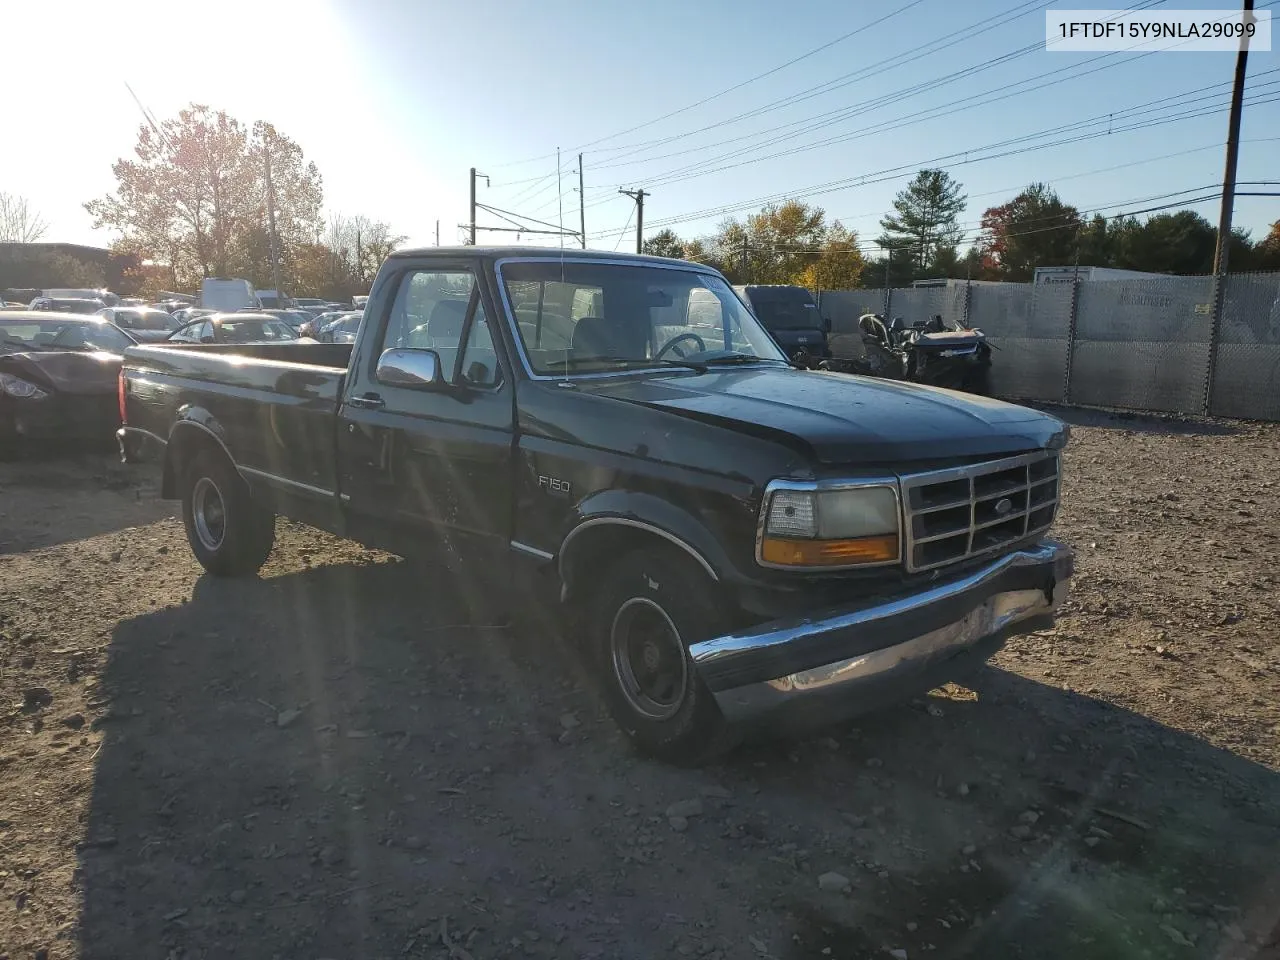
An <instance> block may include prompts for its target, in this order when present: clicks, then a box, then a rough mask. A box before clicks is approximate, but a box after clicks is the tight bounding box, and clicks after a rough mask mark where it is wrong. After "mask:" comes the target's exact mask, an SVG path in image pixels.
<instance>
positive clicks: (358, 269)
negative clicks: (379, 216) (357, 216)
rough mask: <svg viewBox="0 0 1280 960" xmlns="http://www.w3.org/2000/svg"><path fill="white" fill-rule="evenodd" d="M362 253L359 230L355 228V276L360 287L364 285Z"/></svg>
mask: <svg viewBox="0 0 1280 960" xmlns="http://www.w3.org/2000/svg"><path fill="white" fill-rule="evenodd" d="M363 256H364V251H363V250H362V249H361V248H360V228H359V227H356V275H357V276H358V277H359V278H360V283H361V285H363V284H364V261H363V259H362V257H363Z"/></svg>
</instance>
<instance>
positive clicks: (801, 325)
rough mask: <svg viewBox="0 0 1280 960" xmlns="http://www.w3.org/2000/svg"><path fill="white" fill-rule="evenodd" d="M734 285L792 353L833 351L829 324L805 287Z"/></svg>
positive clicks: (798, 356)
mask: <svg viewBox="0 0 1280 960" xmlns="http://www.w3.org/2000/svg"><path fill="white" fill-rule="evenodd" d="M734 289H735V290H736V291H737V292H738V294H739V295H740V296H742V298H743V299H745V300H746V301H747V304H748V305H749V306H750V307H751V312H752V313H754V314H755V315H756V319H757V320H759V321H760V322H761V323H762V324H764V328H765V329H766V330H768V331H769V333H770V334H771V335H772V336H773V339H774V340H776V341H777V342H778V346H780V347H782V349H783V350H785V351H786V354H787V356H788V357H791V358H793V359H801V360H805V359H807V358H810V357H818V358H821V357H826V356H828V355H829V354H828V353H827V330H826V325H825V324H824V323H823V322H822V317H821V316H819V314H818V305H817V304H816V303H814V302H813V296H812V295H811V294H810V293H809V291H808V290H806V289H805V288H804V287H794V286H786V285H783V284H750V285H748V286H745V287H734Z"/></svg>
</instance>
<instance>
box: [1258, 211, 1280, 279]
mask: <svg viewBox="0 0 1280 960" xmlns="http://www.w3.org/2000/svg"><path fill="white" fill-rule="evenodd" d="M1254 252H1255V255H1256V256H1255V260H1256V262H1255V264H1254V266H1255V267H1256V268H1257V269H1259V270H1280V220H1277V221H1276V222H1275V223H1273V224H1272V225H1271V231H1270V232H1269V233H1268V234H1267V235H1266V236H1265V237H1263V238H1262V240H1260V241H1259V242H1258V245H1257V246H1256V247H1254Z"/></svg>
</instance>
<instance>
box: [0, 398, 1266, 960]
mask: <svg viewBox="0 0 1280 960" xmlns="http://www.w3.org/2000/svg"><path fill="white" fill-rule="evenodd" d="M1063 415H1064V416H1068V417H1069V418H1070V419H1072V420H1073V421H1074V422H1075V423H1076V425H1077V426H1076V430H1075V437H1074V440H1073V443H1072V446H1071V448H1070V451H1069V453H1068V455H1067V458H1066V463H1067V466H1066V470H1067V482H1066V500H1065V504H1064V509H1063V512H1062V519H1061V522H1060V524H1059V534H1060V535H1061V536H1063V537H1065V538H1066V539H1068V540H1069V541H1071V542H1072V543H1073V544H1074V545H1075V546H1076V547H1077V548H1078V550H1079V574H1078V576H1077V580H1076V583H1075V595H1074V597H1073V599H1072V601H1071V603H1070V606H1069V607H1068V609H1067V611H1066V613H1065V615H1064V616H1063V617H1062V618H1061V619H1060V621H1059V624H1058V626H1057V628H1056V629H1054V630H1050V631H1045V632H1043V633H1040V634H1036V635H1033V636H1028V637H1024V638H1021V639H1019V640H1017V641H1015V642H1014V643H1012V644H1011V645H1010V646H1009V647H1008V648H1007V649H1006V650H1005V651H1004V652H1003V653H1002V654H1001V655H1000V656H999V657H998V658H997V659H996V660H995V661H994V662H993V664H992V665H991V666H990V668H988V669H986V670H985V671H983V672H982V673H981V674H980V675H979V676H978V677H976V678H974V679H972V680H970V681H969V683H968V685H967V686H966V687H957V686H948V687H946V688H943V689H941V690H938V691H934V692H933V693H932V694H931V695H929V696H927V697H922V698H920V699H919V700H917V701H916V702H913V703H909V704H904V705H902V706H901V707H900V708H897V709H894V710H890V711H887V712H885V713H882V714H879V715H877V716H875V717H873V718H869V719H866V720H864V721H863V722H860V723H859V724H858V725H857V726H852V727H851V726H848V725H844V726H841V727H839V728H835V729H831V730H827V731H822V732H820V733H819V734H818V735H817V736H815V737H812V738H810V739H806V740H803V741H795V740H792V741H783V742H774V743H756V744H751V745H748V746H746V747H744V748H742V749H740V750H739V751H737V752H736V753H734V754H733V755H732V756H730V757H729V758H727V759H726V760H725V761H724V762H723V763H721V764H720V765H718V766H715V767H712V768H708V769H703V770H692V771H691V770H678V769H671V768H667V767H664V766H661V765H658V764H655V763H652V762H649V761H645V760H642V759H638V758H636V757H635V756H633V755H632V754H630V753H629V752H628V751H627V750H626V748H625V747H624V745H623V744H622V742H621V739H620V737H619V736H618V735H617V734H616V733H615V732H614V730H613V728H612V725H611V724H610V722H609V721H608V720H607V718H606V717H605V716H604V714H603V712H602V710H601V708H600V705H599V703H598V701H597V700H596V698H595V696H594V694H593V693H592V689H591V685H590V682H589V680H588V678H587V677H585V676H584V675H583V674H582V672H581V670H580V669H579V668H578V666H577V664H576V660H575V659H574V658H573V657H572V655H571V654H570V653H569V652H568V651H567V650H566V649H565V648H564V646H563V645H562V644H561V643H560V642H559V641H558V640H557V639H556V636H555V634H554V632H553V631H552V630H551V629H550V628H549V627H546V626H541V625H538V624H533V623H522V624H517V625H514V626H509V627H503V626H493V625H490V624H491V623H492V621H486V618H485V616H484V614H483V611H484V610H485V609H487V608H489V607H490V606H491V598H492V596H493V595H494V593H495V592H497V591H498V590H500V588H499V587H494V586H468V585H463V584H460V583H459V582H458V581H456V580H454V579H451V578H450V577H448V576H447V575H446V574H444V573H442V572H437V571H423V570H421V569H414V568H411V567H409V566H408V565H406V564H403V563H400V562H398V561H396V560H394V559H393V558H390V557H387V556H385V555H382V554H378V553H374V552H371V551H366V550H364V549H362V548H360V547H357V546H354V545H351V544H347V543H342V542H339V541H336V540H334V539H333V538H331V537H328V536H326V535H324V534H320V533H318V532H316V531H314V530H310V529H308V528H305V527H301V526H297V525H294V524H291V523H286V522H283V521H282V522H281V523H280V527H279V536H278V541H277V548H276V551H275V553H274V554H273V556H272V559H271V560H270V561H269V563H268V566H267V567H266V568H265V570H264V572H263V576H262V578H261V579H259V580H252V581H239V582H226V581H216V580H213V579H211V578H209V577H205V576H202V575H201V573H200V570H199V568H198V567H197V565H196V564H195V562H194V561H193V560H192V558H191V555H190V553H189V551H188V549H187V547H186V543H185V539H184V537H183V534H182V527H181V523H180V522H179V521H177V520H175V519H174V505H173V504H169V503H163V502H160V501H158V500H157V499H156V477H155V471H154V470H153V468H149V467H148V468H135V467H124V466H122V465H119V464H114V463H112V462H110V460H109V459H108V458H106V457H105V456H104V457H87V458H78V459H76V458H70V459H57V458H55V459H46V460H42V461H38V462H34V463H33V462H26V463H19V464H0V958H6V957H7V958H12V960H19V958H22V960H28V958H32V957H38V958H39V957H42V958H46V960H58V958H70V957H82V958H126V957H128V958H134V957H157V958H172V960H185V958H197V957H209V958H214V957H219V958H220V957H262V958H276V957H279V958H299V960H320V958H393V957H397V958H398V957H410V958H412V957H432V958H436V957H439V958H451V960H466V958H474V960H487V958H497V957H610V958H612V957H628V958H630V957H635V958H650V957H667V956H675V957H720V958H726V960H727V958H739V957H748V958H768V957H772V958H777V960H783V958H802V957H804V958H807V957H836V958H842V957H843V958H852V957H858V958H861V957H868V958H870V957H896V958H901V957H908V958H918V957H930V956H933V957H958V956H968V955H973V956H982V957H1027V958H1051V960H1052V958H1063V960H1066V958H1072V960H1081V958H1086V960H1088V958H1112V957H1115V958H1132V957H1142V958H1147V957H1151V958H1160V957H1170V958H1183V957H1205V958H1210V957H1212V958H1215V960H1227V958H1237V957H1239V958H1243V957H1257V958H1276V957H1280V591H1277V577H1280V573H1277V570H1276V566H1275V558H1276V557H1277V556H1280V516H1278V515H1277V511H1276V509H1275V500H1276V495H1277V492H1280V491H1278V490H1277V486H1278V485H1280V462H1278V460H1280V427H1278V426H1275V425H1272V426H1259V425H1250V424H1238V423H1197V424H1186V423H1179V422H1175V421H1155V420H1141V419H1132V418H1130V419H1119V418H1113V417H1109V416H1105V415H1086V414H1081V413H1078V412H1073V413H1070V414H1063Z"/></svg>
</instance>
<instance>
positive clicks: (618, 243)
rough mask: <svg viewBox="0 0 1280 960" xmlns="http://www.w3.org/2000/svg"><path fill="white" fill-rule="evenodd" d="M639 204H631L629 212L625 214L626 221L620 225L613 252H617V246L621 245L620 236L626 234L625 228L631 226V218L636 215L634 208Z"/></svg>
mask: <svg viewBox="0 0 1280 960" xmlns="http://www.w3.org/2000/svg"><path fill="white" fill-rule="evenodd" d="M638 206H639V204H632V205H631V213H629V214H628V215H627V222H626V223H624V224H623V225H622V229H621V230H619V231H618V242H617V243H615V244H614V245H613V252H614V253H617V252H618V248H619V247H621V246H622V238H623V237H624V236H626V234H627V228H628V227H629V226H631V218H632V217H634V216H635V215H636V208H637V207H638Z"/></svg>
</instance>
